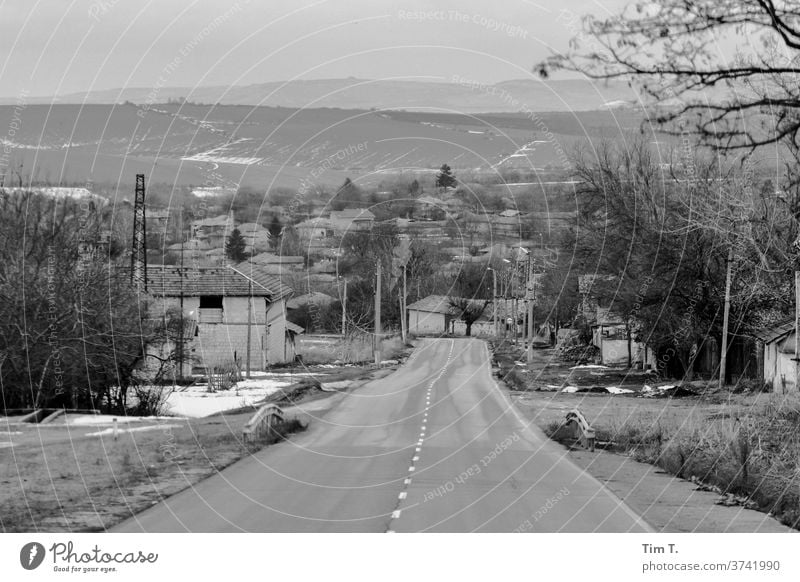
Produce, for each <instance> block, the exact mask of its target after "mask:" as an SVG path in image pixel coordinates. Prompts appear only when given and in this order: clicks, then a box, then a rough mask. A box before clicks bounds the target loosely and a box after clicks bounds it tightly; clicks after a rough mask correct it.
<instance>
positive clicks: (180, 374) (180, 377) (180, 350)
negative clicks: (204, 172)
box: [175, 207, 185, 382]
mask: <svg viewBox="0 0 800 582" xmlns="http://www.w3.org/2000/svg"><path fill="white" fill-rule="evenodd" d="M180 216H181V217H180V221H181V224H183V207H181V215H180ZM180 237H181V270H180V277H181V279H180V281H181V286H180V310H181V316H180V330H179V333H180V337H176V339H177V340H178V343H177V345H176V346H175V347H176V348H177V349H176V351H177V352H178V353H177V356H178V381H179V382H182V381H183V340H184V335H185V332H184V325H185V324H184V322H183V252H184V244H183V232H181V234H180Z"/></svg>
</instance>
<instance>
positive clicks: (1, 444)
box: [0, 442, 14, 449]
mask: <svg viewBox="0 0 800 582" xmlns="http://www.w3.org/2000/svg"><path fill="white" fill-rule="evenodd" d="M13 446H14V443H7V442H0V449H10V448H11V447H13Z"/></svg>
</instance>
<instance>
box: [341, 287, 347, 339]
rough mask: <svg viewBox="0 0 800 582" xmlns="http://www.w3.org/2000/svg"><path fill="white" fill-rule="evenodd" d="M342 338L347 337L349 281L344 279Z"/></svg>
mask: <svg viewBox="0 0 800 582" xmlns="http://www.w3.org/2000/svg"><path fill="white" fill-rule="evenodd" d="M342 337H343V338H344V337H347V279H344V291H343V292H342Z"/></svg>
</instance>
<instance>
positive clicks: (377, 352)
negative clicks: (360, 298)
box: [375, 259, 381, 366]
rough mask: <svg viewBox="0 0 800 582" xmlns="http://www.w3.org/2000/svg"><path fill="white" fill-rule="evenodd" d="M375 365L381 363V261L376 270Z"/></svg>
mask: <svg viewBox="0 0 800 582" xmlns="http://www.w3.org/2000/svg"><path fill="white" fill-rule="evenodd" d="M375 365H376V366H380V365H381V261H380V259H378V266H377V268H376V270H375Z"/></svg>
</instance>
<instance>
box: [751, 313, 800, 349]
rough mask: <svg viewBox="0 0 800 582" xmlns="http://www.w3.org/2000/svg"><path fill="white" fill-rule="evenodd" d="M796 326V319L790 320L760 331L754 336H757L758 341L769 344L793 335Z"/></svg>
mask: <svg viewBox="0 0 800 582" xmlns="http://www.w3.org/2000/svg"><path fill="white" fill-rule="evenodd" d="M794 326H795V322H794V319H789V320H786V321H784V322H783V323H779V324H777V325H773V326H771V327H765V328H763V329H760V330H758V331H756V332H755V333H754V334H753V335H755V336H756V338H757V339H759V340H761V341H762V342H764V343H765V344H769V343H772V342H774V341H775V340H779V339H781V338H783V337H784V336H787V335H789V334H790V333H792V332H793V331H794Z"/></svg>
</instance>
